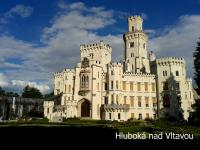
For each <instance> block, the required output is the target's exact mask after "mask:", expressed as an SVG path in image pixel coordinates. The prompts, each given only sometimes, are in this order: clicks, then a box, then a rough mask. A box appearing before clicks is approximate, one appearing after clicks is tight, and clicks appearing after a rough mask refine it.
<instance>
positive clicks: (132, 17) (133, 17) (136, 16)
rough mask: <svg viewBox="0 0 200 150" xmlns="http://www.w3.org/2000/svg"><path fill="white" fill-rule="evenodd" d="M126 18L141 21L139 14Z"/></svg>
mask: <svg viewBox="0 0 200 150" xmlns="http://www.w3.org/2000/svg"><path fill="white" fill-rule="evenodd" d="M128 20H130V21H132V20H134V21H136V20H140V21H143V19H142V17H141V16H138V15H135V16H130V17H128Z"/></svg>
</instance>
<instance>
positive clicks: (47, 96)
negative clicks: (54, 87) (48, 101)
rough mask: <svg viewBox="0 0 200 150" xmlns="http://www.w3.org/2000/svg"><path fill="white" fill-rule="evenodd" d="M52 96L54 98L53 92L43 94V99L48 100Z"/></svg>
mask: <svg viewBox="0 0 200 150" xmlns="http://www.w3.org/2000/svg"><path fill="white" fill-rule="evenodd" d="M52 96H54V93H53V91H52V92H51V93H48V94H45V95H44V98H49V97H52Z"/></svg>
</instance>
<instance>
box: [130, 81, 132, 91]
mask: <svg viewBox="0 0 200 150" xmlns="http://www.w3.org/2000/svg"><path fill="white" fill-rule="evenodd" d="M130 91H133V82H130Z"/></svg>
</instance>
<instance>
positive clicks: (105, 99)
mask: <svg viewBox="0 0 200 150" xmlns="http://www.w3.org/2000/svg"><path fill="white" fill-rule="evenodd" d="M104 103H105V104H108V97H107V96H104Z"/></svg>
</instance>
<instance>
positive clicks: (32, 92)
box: [22, 85, 43, 98]
mask: <svg viewBox="0 0 200 150" xmlns="http://www.w3.org/2000/svg"><path fill="white" fill-rule="evenodd" d="M22 97H24V98H43V95H42V93H41V92H40V90H38V89H37V88H34V87H30V86H28V85H27V86H26V87H25V88H24V89H23V92H22Z"/></svg>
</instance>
